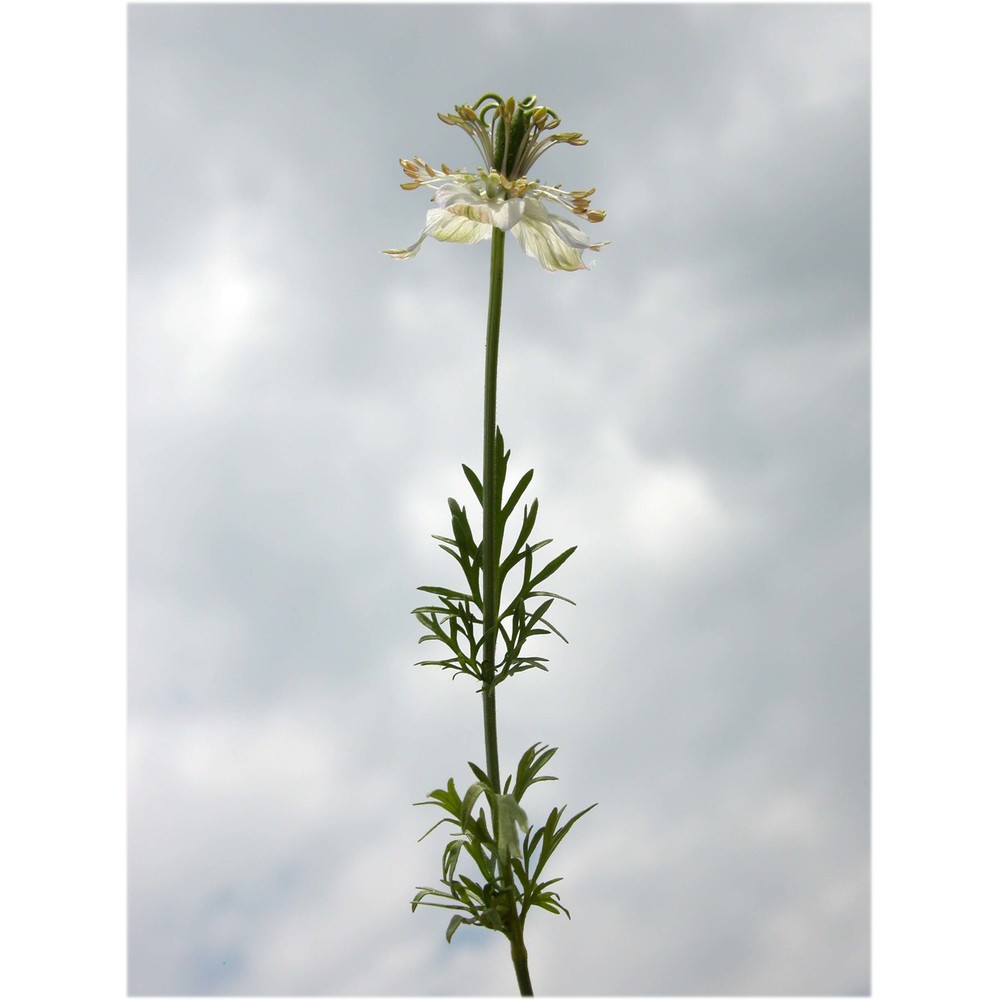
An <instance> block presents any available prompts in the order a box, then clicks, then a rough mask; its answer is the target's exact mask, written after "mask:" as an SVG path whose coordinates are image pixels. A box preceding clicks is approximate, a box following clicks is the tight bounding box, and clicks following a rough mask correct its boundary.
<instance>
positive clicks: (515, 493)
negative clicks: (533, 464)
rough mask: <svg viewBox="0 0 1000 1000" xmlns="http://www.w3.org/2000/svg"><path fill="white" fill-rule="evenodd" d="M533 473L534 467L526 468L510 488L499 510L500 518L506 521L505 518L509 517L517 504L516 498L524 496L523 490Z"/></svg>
mask: <svg viewBox="0 0 1000 1000" xmlns="http://www.w3.org/2000/svg"><path fill="white" fill-rule="evenodd" d="M534 474H535V470H534V469H528V471H527V472H526V473H525V474H524V475H523V476H521V478H520V479H519V480H518V481H517V485H516V486H515V487H514V489H513V490H511V493H510V496H509V497H507V502H506V503H505V504H504V505H503V507H502V508H501V510H500V518H501V520H503V521H506V520H507V518H509V517H510V515H511V513H512V512H513V510H514V508H515V507H516V506H517V502H518V500H520V499H521V497H522V496H524V491H525V490H526V489H527V488H528V484H529V483H530V482H531V477H532V476H534Z"/></svg>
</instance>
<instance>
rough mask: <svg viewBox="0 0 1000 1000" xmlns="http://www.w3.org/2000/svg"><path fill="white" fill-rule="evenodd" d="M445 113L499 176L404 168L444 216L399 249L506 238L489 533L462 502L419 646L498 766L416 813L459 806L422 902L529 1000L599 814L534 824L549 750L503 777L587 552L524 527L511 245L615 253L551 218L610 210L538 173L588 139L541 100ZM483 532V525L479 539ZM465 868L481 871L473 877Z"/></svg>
mask: <svg viewBox="0 0 1000 1000" xmlns="http://www.w3.org/2000/svg"><path fill="white" fill-rule="evenodd" d="M438 117H439V118H440V119H441V121H443V122H444V123H445V124H447V125H455V126H457V127H458V128H460V129H462V130H463V131H464V132H465V133H466V134H468V135H469V136H470V137H471V139H472V140H473V142H474V143H475V144H476V146H477V147H478V149H479V152H480V154H481V155H482V158H483V162H484V166H483V167H478V168H476V169H475V170H451V169H449V168H448V167H446V166H444V165H442V166H441V168H440V170H436V169H435V168H433V167H431V166H430V165H429V164H428V163H426V162H425V161H424V160H421V159H420V158H419V157H414V158H413V159H412V160H400V163H401V164H402V167H403V172H404V174H405V175H406V177H407V178H408V179H407V181H406V182H405V183H404V184H403V185H402V187H403V188H404V189H405V190H417V189H419V188H423V187H426V188H429V189H431V190H432V191H433V192H434V195H433V202H434V207H433V208H431V209H430V210H429V211H428V213H427V219H426V224H425V225H424V228H423V231H422V232H421V233H420V236H419V237H418V239H417V240H416V242H414V243H413V244H411V245H410V246H408V247H406V248H405V249H403V250H386V251H384V252H385V253H387V254H389V255H390V256H391V257H395V258H397V259H399V260H407V259H409V258H411V257H413V256H415V255H416V254H417V252H418V251H419V250H420V247H421V245H422V244H423V242H424V240H425V239H426V238H427V237H428V236H433V237H434V238H435V239H437V240H440V241H442V242H446V243H479V242H480V241H482V240H485V239H487V238H490V239H491V241H492V242H491V255H490V285H489V303H488V306H487V322H486V384H485V390H484V406H483V461H482V474H481V475H479V474H477V473H476V472H475V471H474V470H473V469H472V468H470V467H469V466H468V465H463V466H462V469H463V471H464V473H465V477H466V479H467V480H468V483H469V486H470V487H471V489H472V492H473V494H474V495H475V498H476V501H477V503H478V504H479V506H480V509H481V512H482V519H481V522H477V523H476V524H475V525H474V524H473V521H472V520H470V518H469V514H468V511H467V510H466V508H465V507H464V506H462V505H460V504H459V503H458V501H456V500H454V499H449V500H448V508H449V511H450V514H451V534H450V535H435V536H434V538H435V539H437V541H438V543H439V544H440V547H441V548H442V549H443V550H444V551H445V552H447V553H448V555H449V556H450V557H451V558H452V559H454V561H455V562H456V563H457V564H458V566H459V569H460V571H461V572H460V576H458V575H456V578H457V579H459V581H460V582H459V583H458V584H456V585H452V586H447V587H442V586H426V587H420V588H418V589H419V590H421V591H422V592H424V593H425V594H427V595H430V600H431V601H432V602H433V603H429V604H423V605H421V606H420V607H418V608H415V609H414V611H413V614H414V615H416V618H417V620H418V621H419V622H420V624H421V625H422V626H423V628H424V629H425V630H426V631H425V634H424V635H423V636H422V637H421V639H420V641H421V642H431V643H437V644H439V647H440V646H443V647H444V648H445V651H446V653H447V655H444V656H443V658H441V659H431V660H422V661H420V663H419V664H418V665H419V666H427V665H430V666H438V667H441V668H443V669H444V670H449V671H453V677H457V676H458V675H459V674H466V675H468V676H469V677H472V678H473V679H474V680H475V681H476V682H477V683H478V685H479V687H478V689H477V692H478V693H480V694H481V695H482V703H483V728H484V735H485V754H486V757H485V761H484V764H485V766H480V765H478V764H474V763H472V762H470V763H469V767H470V769H471V770H472V775H473V777H474V778H475V781H474V782H473V783H472V784H471V785H470V786H469V787H468V789H467V790H466V791H464V792H459V790H458V788H457V787H456V785H455V780H454V778H449V779H448V782H447V784H446V786H445V787H444V788H438V789H435V790H434V791H433V792H429V793H428V797H427V801H425V802H421V803H417V804H418V805H430V806H438V807H440V808H441V809H443V810H444V812H445V816H444V817H443V818H442V819H439V820H438V822H437V823H435V824H434V826H432V827H431V829H430V830H428V831H427V833H430V832H431V831H432V830H434V829H436V828H437V827H438V826H441V825H445V826H446V827H447V828H448V829H449V840H448V842H447V844H446V845H445V848H444V853H443V855H442V859H441V879H440V881H439V883H438V886H433V887H432V886H422V887H419V889H418V892H417V894H416V896H414V898H413V900H412V904H411V905H412V907H413V909H414V911H415V910H416V908H417V907H418V906H436V907H441V908H443V909H447V910H452V911H454V912H453V915H452V917H451V920H450V922H449V924H448V928H447V931H446V937H447V939H448V941H449V942H450V941H451V939H452V936H453V935H454V933H455V931H456V930H457V929H458V928H459V927H461V926H462V925H463V924H470V925H473V926H477V927H486V928H488V929H490V930H494V931H499V932H500V933H502V934H503V935H505V936H506V937H507V939H508V940H509V941H510V953H511V960H512V962H513V965H514V971H515V974H516V976H517V983H518V987H519V988H520V991H521V994H522V995H523V996H530V995H532V988H531V977H530V975H529V972H528V952H527V948H526V947H525V943H524V925H525V920H526V918H527V915H528V911H529V910H530V909H531V908H532V907H539V908H541V909H543V910H548V911H549V912H551V913H560V912H561V913H565V914H566V916H567V917H568V916H569V911H568V910H567V909H566V907H565V906H563V904H562V902H561V901H560V897H559V893H557V892H555V891H554V890H553V889H552V886H553V885H554V884H555V883H556V882H559V881H560V879H559V878H545V879H543V877H542V876H543V871H544V869H545V868H546V865H547V864H548V862H549V859H550V858H551V856H552V854H553V852H554V851H555V849H556V848H557V847H558V846H559V844H560V843H561V842H562V840H563V838H564V837H565V836H566V834H567V833H569V831H570V829H571V828H572V826H573V825H574V824H575V823H576V821H577V820H578V819H579V818H580V817H581V816H583V815H584V814H585V813H587V812H589V811H590V809H593V808H594V806H590V807H588V808H587V809H584V810H583V811H582V812H579V813H577V814H576V815H575V816H573V817H571V818H570V819H569V820H567V821H566V822H563V813H564V812H565V808H566V807H565V806H563V807H562V808H561V809H557V808H553V809H552V810H551V811H550V812H549V813H548V816H547V818H546V819H545V821H544V823H540V824H538V825H533V824H531V823H530V822H529V818H528V814H527V812H526V811H525V809H524V807H523V806H522V805H521V800H522V798H523V797H524V794H525V792H526V791H527V790H528V789H529V788H530V787H531V786H532V785H534V784H537V783H538V782H541V781H553V780H555V779H554V778H553V776H552V775H547V774H542V773H541V772H542V770H543V769H544V768H545V766H546V765H547V764H548V762H549V761H550V760H551V759H552V757H553V755H554V754H555V752H556V748H555V747H549V746H546V745H545V744H542V743H535V744H533V745H532V746H530V747H528V749H527V750H525V752H524V753H523V754H522V756H521V758H520V760H519V762H518V765H517V768H516V769H515V771H514V773H513V774H510V775H508V776H507V777H506V779H505V780H503V781H501V778H500V761H499V750H498V740H497V711H496V690H497V687H498V686H499V685H500V684H501V683H502V682H503V681H505V680H508V679H509V678H511V677H513V676H514V675H515V674H518V673H521V672H523V671H525V670H532V669H539V670H546V669H547V667H546V663H547V662H548V661H547V660H546V658H544V657H541V656H536V655H531V653H530V651H528V650H527V649H526V648H525V647H526V645H527V644H528V640H530V639H532V638H534V637H536V636H543V635H551V634H554V635H556V636H558V637H559V638H560V639H562V640H563V641H566V640H565V636H563V634H562V633H561V632H560V631H559V630H558V629H557V628H556V626H555V625H553V624H552V622H551V621H550V615H551V611H552V608H553V606H554V605H555V602H556V601H567V602H568V603H570V604H572V603H573V602H572V601H568V599H567V598H565V597H562V596H560V595H559V594H556V593H553V592H552V591H549V590H543V589H541V588H542V585H543V584H545V583H546V581H547V580H548V579H549V578H550V577H551V576H552V575H553V574H554V573H555V572H556V571H557V570H558V569H559V568H560V567H561V566H562V565H563V563H565V562H566V560H567V559H569V557H570V556H571V555H572V554H573V553H574V551H575V550H576V547H575V546H573V547H572V548H568V549H566V550H565V551H563V552H561V553H560V554H559V555H557V556H555V557H554V558H552V559H544V558H539V557H538V552H539V550H541V549H542V548H544V546H546V545H548V544H549V543H550V542H551V541H552V540H551V539H549V538H546V539H543V540H541V541H536V540H534V538H533V535H532V533H533V531H534V527H535V521H536V519H537V516H538V501H537V500H533V501H532V502H531V504H530V505H528V504H527V503H525V504H524V505H523V507H522V509H521V510H520V511H519V512H518V514H519V517H518V516H515V510H516V508H517V506H518V504H519V503H520V502H521V499H522V497H523V496H524V493H525V491H526V490H527V488H528V486H529V484H530V483H531V479H532V477H533V475H534V471H533V470H531V469H529V470H528V471H527V472H525V473H524V474H523V475H522V476H521V477H520V478H519V479H518V480H517V482H516V483H515V484H514V486H513V487H512V488H510V489H509V491H508V492H506V494H505V487H506V486H507V483H508V477H507V471H508V466H509V462H510V451H509V450H507V449H506V447H505V445H504V439H503V435H502V434H501V433H500V428H499V427H498V426H497V405H496V395H497V392H496V391H497V363H498V357H499V346H500V305H501V298H502V295H503V260H504V241H505V238H506V235H507V233H508V232H510V233H513V235H514V238H515V239H516V240H517V241H518V243H519V244H520V245H521V248H522V249H523V250H524V251H525V253H527V254H528V255H529V256H531V257H534V258H535V259H536V260H538V261H539V262H540V263H541V265H542V267H544V268H545V269H546V270H547V271H579V270H585V269H586V268H587V265H586V264H585V263H584V261H583V252H584V251H588V250H589V251H598V250H600V248H601V247H603V246H606V245H607V244H606V243H592V242H590V238H589V237H588V236H587V235H586V234H585V233H584V231H583V230H581V229H580V227H579V226H577V225H576V223H575V222H573V221H572V220H571V219H570V218H567V217H565V216H563V215H562V214H557V213H553V212H550V211H549V206H556V207H560V208H563V209H566V210H568V211H569V212H570V213H572V215H573V216H575V217H576V218H578V219H582V220H585V221H587V222H589V223H596V222H601V221H602V220H603V219H604V213H603V212H600V211H596V210H593V209H591V207H590V196H591V195H592V194H593V193H594V189H593V188H591V189H590V190H588V191H564V190H563V188H562V186H561V185H555V186H552V185H548V184H543V183H542V182H541V181H537V180H530V179H529V177H528V171H529V170H531V169H532V167H533V166H534V165H535V163H536V162H537V160H538V158H539V157H540V156H541V155H542V154H543V153H544V152H545V151H546V150H547V149H550V148H551V147H552V146H554V145H557V144H559V143H566V144H568V145H571V146H582V145H584V144H585V143H586V142H587V140H586V139H584V138H583V136H582V135H581V134H580V133H579V132H556V131H555V130H556V129H557V128H558V127H559V125H560V120H559V117H558V115H557V114H556V113H555V111H553V110H552V109H551V108H547V107H545V106H543V105H539V104H538V103H537V100H536V98H535V97H527V98H525V99H524V100H523V101H520V102H516V101H515V100H514V98H513V97H510V98H507V99H506V100H504V99H503V98H502V97H500V96H499V95H497V94H484V95H483V96H482V97H480V98H479V100H478V101H476V103H475V104H471V105H469V104H461V105H458V106H456V108H455V113H454V114H441V115H438ZM477 528H481V530H480V531H479V534H478V537H477V534H476V530H477ZM481 798H482V799H483V801H484V802H485V804H486V808H484V807H483V806H482V805H480V806H479V809H478V811H477V808H476V807H477V804H478V803H480V799H481ZM595 805H596V803H595ZM487 808H488V813H487ZM424 836H427V834H424ZM421 839H423V838H421ZM462 861H464V863H465V866H466V868H467V869H468V870H469V871H471V873H472V874H471V875H469V874H465V873H463V872H461V871H460V870H459V863H460V862H462ZM544 873H545V874H546V875H547V874H549V873H548V872H544Z"/></svg>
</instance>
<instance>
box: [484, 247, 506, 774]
mask: <svg viewBox="0 0 1000 1000" xmlns="http://www.w3.org/2000/svg"><path fill="white" fill-rule="evenodd" d="M506 235H507V234H506V233H505V232H504V231H503V230H502V229H497V228H495V227H494V229H493V245H492V252H491V254H490V304H489V310H488V313H487V319H486V385H485V388H484V390H483V665H482V669H483V729H484V732H485V737H486V773H487V774H488V775H489V779H490V784H492V785H493V787H494V789H495V790H496V791H497V792H499V791H500V756H499V751H498V750H497V706H496V693H495V690H494V687H493V676H494V674H495V672H496V647H497V614H498V613H499V611H498V608H497V604H498V600H499V596H500V595H499V594H497V575H498V569H499V561H500V554H499V553H498V552H497V550H496V549H497V545H496V519H497V514H498V513H499V510H500V498H499V497H498V496H497V495H496V492H497V475H496V472H497V461H496V436H497V359H498V358H499V354H500V300H501V298H502V297H503V251H504V238H505V236H506Z"/></svg>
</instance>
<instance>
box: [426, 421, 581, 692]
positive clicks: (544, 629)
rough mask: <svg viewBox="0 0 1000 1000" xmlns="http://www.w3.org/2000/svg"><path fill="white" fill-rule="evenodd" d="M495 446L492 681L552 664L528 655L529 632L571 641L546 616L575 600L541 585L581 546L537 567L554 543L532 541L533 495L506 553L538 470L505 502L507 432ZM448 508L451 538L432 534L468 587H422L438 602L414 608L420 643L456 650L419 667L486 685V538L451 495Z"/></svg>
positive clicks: (477, 489) (476, 483)
mask: <svg viewBox="0 0 1000 1000" xmlns="http://www.w3.org/2000/svg"><path fill="white" fill-rule="evenodd" d="M496 448H497V453H496V469H497V489H496V498H497V499H496V501H495V503H496V505H497V508H496V510H495V513H494V518H493V523H494V525H495V531H496V542H495V545H494V552H495V554H496V556H495V558H496V566H495V567H494V569H495V572H494V573H493V579H494V581H495V588H496V601H495V603H494V607H497V608H500V609H501V610H500V612H499V614H498V620H497V636H498V642H497V646H496V649H497V655H496V668H495V673H494V675H493V678H492V684H493V685H494V686H495V685H497V684H499V683H500V682H501V681H503V680H506V679H507V678H508V677H510V676H511V675H513V674H516V673H519V672H521V671H523V670H530V669H532V668H538V669H540V670H547V669H548V668H547V667H546V665H545V664H546V663H547V662H548V661H547V659H546V658H545V657H541V656H528V655H526V654H525V651H524V646H525V643H526V642H527V640H528V639H530V638H531V637H532V636H541V635H550V634H555V635H557V636H558V637H559V638H560V639H562V640H563V642H566V641H568V640H567V639H566V637H565V636H564V635H563V634H562V633H561V632H560V631H559V630H558V629H557V628H556V627H555V625H553V624H552V622H551V621H549V619H548V617H547V616H548V614H549V611H550V609H551V607H552V605H553V603H554V602H555V601H566V602H567V603H568V604H573V603H574V602H573V601H571V600H569V598H567V597H563V596H561V595H560V594H555V593H552V592H551V591H547V590H540V589H539V585H540V584H541V583H543V582H544V581H546V580H548V578H549V577H551V576H552V574H553V573H555V572H556V570H558V569H559V567H560V566H562V564H563V563H564V562H566V560H567V559H569V557H570V556H571V555H572V554H573V553H574V552H575V551H576V546H575V545H574V546H572V547H571V548H568V549H566V550H565V551H563V552H561V553H560V554H559V555H558V556H556V557H555V558H554V559H552V560H550V561H548V562H547V563H544V564H543V565H542V566H541V568H539V566H538V560H537V559H536V558H535V554H536V553H537V552H538V551H539V550H540V549H542V548H544V547H545V546H546V545H549V544H550V543H551V541H552V539H551V538H545V539H542V540H541V541H537V542H535V541H531V540H530V538H531V533H532V531H533V530H534V527H535V521H536V519H537V517H538V500H537V499H535V500H533V501H532V502H531V504H530V506H529V505H528V504H524V505H523V508H522V511H521V519H520V522H521V523H520V525H519V526H518V528H517V533H516V535H515V534H514V533H513V530H512V531H511V532H510V533H509V534H510V535H513V542H512V543H511V545H510V547H509V549H508V551H507V554H506V555H504V554H503V544H504V539H505V537H508V532H507V528H508V526H509V524H510V522H511V517H512V515H513V513H514V510H515V508H516V507H517V505H518V503H519V502H520V500H521V498H522V497H523V496H524V493H525V490H527V488H528V485H529V484H530V482H531V480H532V477H533V476H534V470H533V469H529V470H528V471H527V472H526V473H525V474H524V475H523V476H521V478H520V479H519V480H518V481H517V483H516V484H515V485H514V487H513V489H512V490H511V491H510V493H509V494H508V496H507V497H506V499H503V489H504V485H505V482H506V478H507V468H508V464H509V461H510V451H509V450H507V451H505V450H504V441H503V435H502V434H501V433H500V430H499V428H498V429H497V438H496ZM462 470H463V471H464V473H465V478H466V479H467V480H468V482H469V485H470V486H471V487H472V491H473V493H475V495H476V499H477V500H478V501H479V505H480V507H482V504H483V486H482V483H481V482H480V480H479V477H478V476H477V475H476V473H475V472H473V470H472V469H470V468H469V466H467V465H463V466H462ZM448 508H449V510H450V512H451V527H452V536H453V537H449V536H445V535H433V536H432V537H433V538H434V539H436V540H437V542H438V543H439V547H440V548H441V549H443V550H444V551H445V552H447V553H448V555H449V556H451V557H452V558H453V559H454V560H455V561H456V562H457V563H458V565H459V566H460V567H461V570H462V575H463V576H464V578H465V584H466V589H465V590H454V589H452V588H449V587H439V586H425V587H418V588H417V589H418V590H421V591H423V592H424V593H427V594H431V595H433V596H434V597H435V598H436V599H437V603H435V604H426V605H422V606H420V607H418V608H414V609H413V614H414V615H415V616H416V618H417V620H418V621H419V622H420V624H421V625H423V626H424V628H426V629H427V632H426V633H425V634H424V635H422V636H421V637H420V642H440V643H443V644H444V645H445V646H446V647H447V648H448V650H449V652H450V654H451V655H450V656H448V657H445V658H443V659H436V660H421V661H420V662H419V663H418V664H417V665H418V666H439V667H441V668H442V669H444V670H453V671H455V673H454V675H453V676H455V677H457V676H458V675H459V674H460V673H464V674H468V675H469V676H470V677H474V678H475V679H476V680H478V681H480V682H483V680H484V676H483V667H482V660H481V655H480V654H481V652H482V649H483V646H484V643H485V641H486V638H487V637H486V635H485V634H484V630H483V621H484V601H483V581H484V573H483V545H482V541H481V540H477V537H476V534H475V533H474V531H473V529H472V525H471V524H470V522H469V516H468V513H467V511H466V509H465V507H462V506H460V505H459V503H458V501H456V500H454V499H452V498H451V497H449V498H448ZM515 523H516V522H515ZM505 584H507V586H508V589H512V590H513V591H514V593H513V596H512V597H511V599H510V600H509V601H507V603H506V605H504V603H503V602H502V601H501V597H502V595H503V592H504V586H505ZM534 602H537V603H534ZM501 643H502V645H501Z"/></svg>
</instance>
